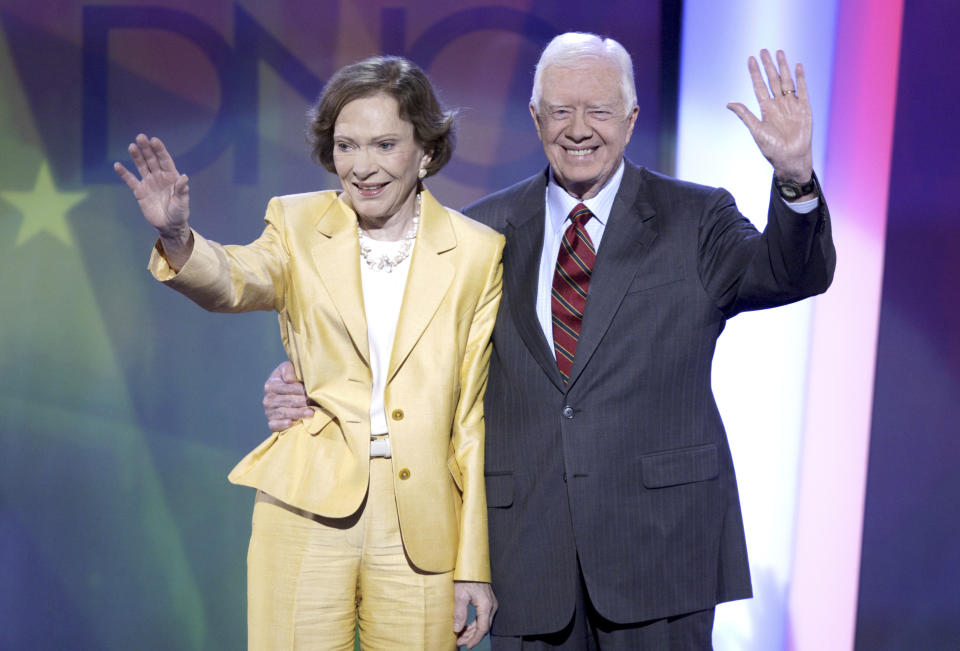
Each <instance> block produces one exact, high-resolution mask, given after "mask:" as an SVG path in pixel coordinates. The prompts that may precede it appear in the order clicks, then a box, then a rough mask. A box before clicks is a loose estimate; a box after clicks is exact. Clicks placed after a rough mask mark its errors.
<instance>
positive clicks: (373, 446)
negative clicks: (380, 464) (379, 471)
mask: <svg viewBox="0 0 960 651" xmlns="http://www.w3.org/2000/svg"><path fill="white" fill-rule="evenodd" d="M391 456H393V455H391V454H390V437H389V436H381V437H378V438H372V439H370V458H373V457H383V458H384V459H389V458H390V457H391Z"/></svg>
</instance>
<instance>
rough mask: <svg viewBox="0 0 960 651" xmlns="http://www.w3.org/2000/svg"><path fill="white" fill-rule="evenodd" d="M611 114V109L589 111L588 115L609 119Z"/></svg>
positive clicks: (597, 118) (599, 118) (598, 118)
mask: <svg viewBox="0 0 960 651" xmlns="http://www.w3.org/2000/svg"><path fill="white" fill-rule="evenodd" d="M612 115H613V113H612V112H611V111H590V116H591V117H592V118H594V119H596V120H609V119H610V117H611V116H612Z"/></svg>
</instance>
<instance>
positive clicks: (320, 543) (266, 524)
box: [247, 458, 456, 651]
mask: <svg viewBox="0 0 960 651" xmlns="http://www.w3.org/2000/svg"><path fill="white" fill-rule="evenodd" d="M392 468H393V466H392V464H391V461H390V459H383V458H374V459H371V460H370V487H369V489H368V491H367V497H366V500H365V502H364V504H363V505H361V507H360V509H359V510H358V511H357V513H355V514H354V515H352V516H350V517H347V518H324V517H321V516H318V515H314V514H312V513H307V512H305V511H301V510H300V509H296V508H294V507H292V506H290V505H288V504H284V503H282V502H280V501H278V500H276V499H274V498H272V497H270V496H269V495H267V494H266V493H262V492H258V494H257V499H256V503H255V505H254V509H253V533H252V535H251V537H250V549H249V551H248V554H247V622H248V624H247V628H248V646H249V648H250V649H251V650H253V651H260V650H263V651H268V650H269V651H275V650H279V649H322V650H326V649H335V650H340V649H342V650H343V651H352V649H353V645H354V631H355V628H356V626H357V624H358V623H359V628H360V645H361V647H362V648H363V649H364V651H377V650H379V649H384V650H398V649H404V650H406V649H428V650H430V651H433V650H434V649H441V650H442V649H454V648H455V644H456V636H455V635H454V632H453V572H445V573H442V574H431V573H425V572H422V571H420V570H417V569H416V568H414V567H413V566H412V565H411V564H410V562H409V561H408V560H407V557H406V554H405V553H404V550H403V541H402V540H401V537H400V523H399V520H398V518H397V505H396V498H395V496H394V489H393V470H392Z"/></svg>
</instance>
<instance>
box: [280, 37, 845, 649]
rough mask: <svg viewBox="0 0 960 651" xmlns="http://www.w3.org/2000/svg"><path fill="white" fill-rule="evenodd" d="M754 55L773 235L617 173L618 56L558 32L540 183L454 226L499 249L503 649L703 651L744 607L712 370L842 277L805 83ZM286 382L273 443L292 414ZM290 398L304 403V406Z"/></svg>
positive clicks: (606, 45) (739, 533)
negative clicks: (718, 614) (499, 244)
mask: <svg viewBox="0 0 960 651" xmlns="http://www.w3.org/2000/svg"><path fill="white" fill-rule="evenodd" d="M761 61H762V65H763V68H764V71H765V73H766V77H767V83H766V84H765V83H764V80H763V77H762V76H761V71H760V66H759V65H758V63H757V61H756V60H755V59H754V58H752V57H751V58H750V60H749V64H748V66H749V71H750V76H751V78H752V80H753V85H754V89H755V92H756V96H757V99H758V100H759V103H760V109H761V118H757V117H756V116H754V115H753V114H752V113H750V111H748V110H747V109H746V107H744V106H743V105H742V104H736V103H735V104H730V105H729V106H728V107H729V108H730V109H731V110H732V111H734V112H735V113H736V114H737V115H738V116H739V117H740V119H741V120H743V122H744V123H745V124H746V126H747V128H748V129H749V130H750V133H751V134H752V135H753V137H754V139H755V141H756V142H757V145H758V146H759V147H760V150H761V152H762V153H763V155H764V156H765V157H766V158H767V159H768V160H769V161H770V163H771V164H772V165H773V171H774V180H773V187H772V189H771V199H770V208H769V214H768V221H767V226H766V228H765V230H764V232H763V233H759V232H757V230H756V229H755V228H754V227H753V226H752V225H751V223H750V222H749V221H748V220H747V219H745V218H744V217H743V216H742V215H741V214H740V213H739V212H738V211H737V208H736V205H735V204H734V200H733V198H732V197H731V196H730V195H729V194H728V193H727V192H726V191H724V190H722V189H714V188H708V187H703V186H698V185H693V184H690V183H684V182H680V181H677V180H674V179H671V178H668V177H665V176H662V175H659V174H656V173H654V172H651V171H649V170H646V169H643V168H640V167H637V166H635V165H633V164H632V163H630V162H629V161H627V160H625V159H624V155H623V154H624V149H625V147H626V145H627V143H628V142H629V140H630V136H631V133H632V131H633V126H634V122H635V120H636V117H637V112H638V109H637V103H636V92H635V89H634V83H633V69H632V64H631V61H630V57H629V55H628V54H627V52H626V51H625V50H624V48H623V47H622V46H621V45H620V44H619V43H617V42H616V41H613V40H612V39H601V38H599V37H597V36H595V35H592V34H580V33H568V34H562V35H560V36H558V37H556V38H555V39H553V41H551V42H550V44H549V45H548V46H547V47H546V49H545V50H544V52H543V54H542V55H541V58H540V61H539V63H538V64H537V69H536V73H535V78H534V84H533V96H532V98H531V102H530V113H531V115H532V117H533V122H534V125H535V127H536V129H537V134H538V136H539V138H540V141H541V142H542V143H543V149H544V153H545V154H546V156H547V160H548V161H549V163H550V165H549V167H548V168H547V169H546V170H544V171H543V172H542V173H539V174H537V175H536V176H534V177H532V178H529V179H527V180H525V181H522V182H520V183H518V184H516V185H514V186H512V187H510V188H507V189H505V190H503V191H501V192H498V193H496V194H494V195H491V196H489V197H486V198H484V199H481V200H480V201H479V202H477V203H475V204H473V205H472V206H470V207H468V208H467V209H466V210H465V212H466V213H467V214H468V215H470V216H472V217H473V218H475V219H477V220H479V221H481V222H483V223H485V224H488V225H490V226H492V227H493V228H495V229H496V230H498V231H500V232H501V233H503V234H504V235H505V236H506V239H507V244H506V248H505V249H504V257H503V264H504V292H503V300H502V303H501V307H500V313H499V316H498V319H497V324H496V327H495V329H494V334H493V341H494V353H493V357H492V360H491V364H490V375H489V383H488V387H487V393H486V399H485V411H486V425H487V432H486V459H485V463H486V466H485V475H486V487H487V505H488V516H489V527H490V544H491V565H492V570H493V587H494V590H495V592H496V594H497V598H498V600H499V602H500V610H499V611H498V614H497V617H496V619H495V621H494V625H493V629H492V645H493V648H494V649H555V648H562V649H596V648H599V649H603V650H606V649H624V650H626V649H631V650H633V649H700V648H710V646H711V642H710V638H711V631H712V627H713V614H714V606H715V605H716V604H717V603H720V602H724V601H729V600H734V599H742V598H745V597H749V596H750V595H751V588H750V576H749V568H748V566H747V554H746V546H745V543H744V534H743V524H742V521H741V515H740V505H739V498H738V495H737V484H736V478H735V475H734V469H733V465H732V461H731V457H730V450H729V447H728V444H727V438H726V434H725V433H724V429H723V425H722V423H721V421H720V416H719V413H718V411H717V407H716V404H715V402H714V398H713V394H712V391H711V385H710V371H711V364H712V359H713V351H714V347H715V344H716V339H717V337H718V336H719V334H720V332H721V331H722V330H723V327H724V324H725V322H726V320H727V319H729V318H730V317H732V316H734V315H736V314H738V313H739V312H742V311H745V310H755V309H760V308H766V307H773V306H776V305H783V304H785V303H790V302H793V301H797V300H800V299H803V298H805V297H808V296H811V295H814V294H817V293H820V292H823V291H825V290H826V289H827V287H828V286H829V284H830V282H831V280H832V276H833V269H834V265H835V252H834V249H833V244H832V240H831V235H830V221H829V216H828V213H827V210H826V206H825V204H824V202H823V200H822V198H821V197H820V189H819V186H818V184H817V181H816V179H815V177H814V176H813V169H812V156H811V150H810V142H811V128H812V127H811V125H812V120H811V115H810V106H809V102H808V100H807V94H806V85H805V81H804V76H803V69H802V68H801V67H800V66H799V65H798V66H797V68H796V85H795V84H794V79H793V77H792V76H791V71H790V69H789V67H788V65H787V60H786V57H785V55H784V54H783V53H782V52H778V53H777V61H776V62H774V60H773V59H772V58H771V56H770V54H769V53H768V52H766V51H763V52H761ZM289 380H292V378H289V372H288V369H285V368H283V367H280V368H278V369H277V371H275V372H274V375H273V376H272V377H271V380H270V381H268V383H267V394H268V395H267V398H266V399H265V404H266V406H267V416H268V419H269V420H270V421H271V426H272V427H282V426H284V425H285V424H286V422H285V421H286V420H287V419H289V418H298V417H300V415H301V414H300V410H299V409H298V408H297V407H298V406H300V407H302V405H303V402H302V398H298V397H297V392H298V391H299V389H298V387H297V385H296V384H288V383H287V382H288V381H289ZM298 401H299V402H298Z"/></svg>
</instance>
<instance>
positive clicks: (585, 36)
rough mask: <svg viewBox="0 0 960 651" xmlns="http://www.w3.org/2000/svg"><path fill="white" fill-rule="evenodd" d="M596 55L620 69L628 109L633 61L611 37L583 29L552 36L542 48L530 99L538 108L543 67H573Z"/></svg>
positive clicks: (632, 99) (633, 101)
mask: <svg viewBox="0 0 960 651" xmlns="http://www.w3.org/2000/svg"><path fill="white" fill-rule="evenodd" d="M595 57H599V58H602V59H607V60H609V61H610V62H611V63H614V64H616V66H617V68H619V69H620V95H621V96H622V97H623V108H624V111H625V112H626V113H630V111H632V110H633V107H634V106H636V105H637V89H636V86H635V85H634V81H633V61H632V60H631V59H630V55H629V54H628V53H627V50H626V49H625V48H624V47H623V46H622V45H620V43H618V42H617V41H615V40H613V39H612V38H600V37H599V36H597V35H596V34H589V33H586V32H567V33H565V34H560V35H559V36H554V37H553V40H551V41H550V42H549V43H548V44H547V47H545V48H544V49H543V53H542V54H541V55H540V60H539V61H537V68H536V70H535V71H534V73H533V94H532V95H531V97H530V102H531V103H533V106H534V107H535V108H536V109H537V110H538V111H539V110H540V99H541V98H542V97H543V86H542V84H543V71H544V70H546V69H547V68H549V67H550V66H554V65H559V66H567V67H571V68H575V67H577V66H578V65H580V64H581V63H582V62H583V59H586V58H595Z"/></svg>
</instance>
